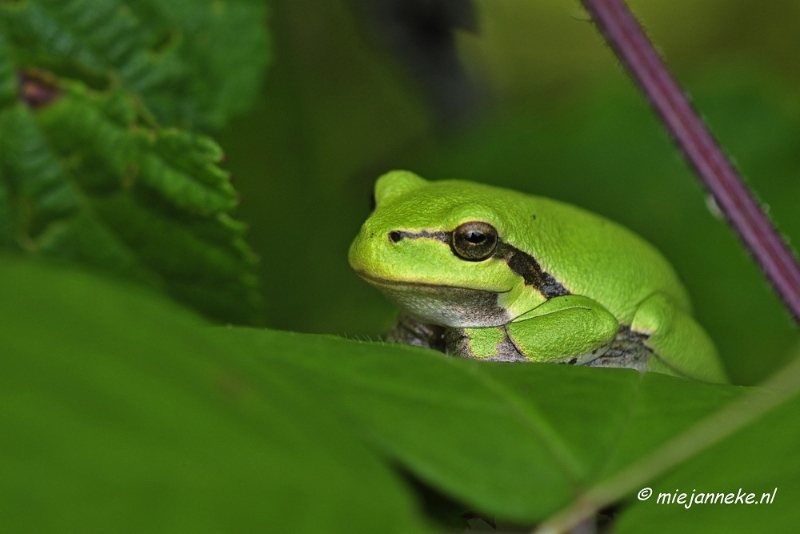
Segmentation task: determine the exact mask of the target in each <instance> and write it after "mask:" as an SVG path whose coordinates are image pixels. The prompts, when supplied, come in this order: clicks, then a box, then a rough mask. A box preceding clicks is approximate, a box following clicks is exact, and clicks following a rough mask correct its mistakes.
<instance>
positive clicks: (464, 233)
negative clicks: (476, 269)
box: [450, 221, 497, 261]
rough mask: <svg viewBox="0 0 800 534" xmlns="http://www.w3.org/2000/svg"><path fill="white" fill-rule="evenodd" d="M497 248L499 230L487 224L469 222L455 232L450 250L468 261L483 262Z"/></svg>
mask: <svg viewBox="0 0 800 534" xmlns="http://www.w3.org/2000/svg"><path fill="white" fill-rule="evenodd" d="M496 247H497V230H496V229H495V227H494V226H492V225H491V224H487V223H485V222H477V221H475V222H467V223H464V224H462V225H461V226H459V227H458V228H456V229H455V230H454V231H453V239H452V240H451V242H450V248H451V249H452V250H453V253H454V254H455V255H456V256H458V257H459V258H461V259H462V260H467V261H482V260H485V259H486V258H488V257H490V256H491V255H492V253H494V249H495V248H496Z"/></svg>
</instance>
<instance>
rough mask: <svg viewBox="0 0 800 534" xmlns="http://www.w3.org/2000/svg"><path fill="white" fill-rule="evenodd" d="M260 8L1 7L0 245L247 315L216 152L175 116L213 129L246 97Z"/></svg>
mask: <svg viewBox="0 0 800 534" xmlns="http://www.w3.org/2000/svg"><path fill="white" fill-rule="evenodd" d="M262 18H263V7H261V6H258V5H256V4H252V3H249V2H247V1H245V0H239V1H233V0H232V1H229V2H212V1H207V2H196V1H195V2H174V1H173V2H157V1H148V0H140V1H136V2H125V3H123V2H121V1H118V0H69V1H63V0H31V1H27V2H21V3H17V2H14V3H2V4H0V246H3V247H4V248H11V249H14V250H17V251H20V252H24V253H28V254H35V255H39V256H44V257H49V258H54V259H59V260H64V261H70V262H77V263H80V264H83V265H90V266H93V267H98V268H100V269H103V270H106V271H110V272H112V273H115V274H117V275H121V276H123V277H128V278H131V279H134V280H138V281H143V282H145V283H148V284H150V285H151V286H153V287H156V288H159V289H161V290H162V291H165V292H166V293H168V294H170V295H172V296H174V297H175V298H177V299H179V300H181V301H183V302H185V303H187V304H190V305H192V306H194V307H195V308H197V309H198V310H200V311H202V312H204V313H206V314H207V315H209V316H211V317H214V318H217V319H219V320H224V321H235V322H239V323H253V322H258V321H259V314H260V307H261V299H260V295H259V294H258V290H257V279H256V277H255V275H254V274H253V268H254V265H255V256H254V255H253V253H252V252H251V251H250V249H249V247H248V245H247V244H246V243H245V241H244V238H243V234H244V230H245V227H244V225H242V224H241V223H239V222H237V221H235V220H234V219H232V217H231V215H230V213H231V211H232V210H233V209H234V208H235V207H236V205H237V204H238V195H237V193H236V191H235V190H234V188H233V186H232V185H231V183H230V179H229V174H228V173H227V172H226V171H224V170H222V169H221V168H220V167H219V163H220V161H221V160H222V158H223V154H222V150H221V149H220V147H219V146H218V145H217V144H216V143H215V142H214V141H212V140H211V139H209V138H207V137H205V136H203V135H200V134H197V133H195V132H194V131H187V130H182V129H176V128H175V126H181V127H191V128H194V129H198V128H210V127H216V126H220V125H221V124H223V123H224V122H225V121H226V120H227V118H228V117H229V116H230V115H231V114H232V113H236V112H241V111H242V110H243V109H246V108H247V107H248V106H249V105H250V104H251V103H252V100H253V97H254V93H255V91H256V89H257V87H258V82H259V79H260V77H261V75H262V72H263V67H264V64H265V61H266V42H265V37H264V32H263V28H262V27H261V25H260V21H261V19H262ZM233 28H236V30H235V31H234V30H233ZM221 35H224V36H226V37H225V38H222V37H220V36H221ZM226 58H227V59H226Z"/></svg>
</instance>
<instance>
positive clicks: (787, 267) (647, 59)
mask: <svg viewBox="0 0 800 534" xmlns="http://www.w3.org/2000/svg"><path fill="white" fill-rule="evenodd" d="M582 2H583V5H584V7H585V8H586V9H587V10H588V11H589V13H590V14H591V16H592V19H593V20H594V22H595V24H596V25H597V27H598V29H599V30H600V32H601V33H602V34H603V36H604V37H605V39H606V41H607V42H608V44H609V45H610V46H611V48H612V49H613V50H614V53H615V54H616V55H617V57H618V58H619V60H620V61H621V62H622V65H623V66H624V67H625V69H626V70H627V71H628V73H629V74H630V75H631V76H632V77H633V79H634V80H635V81H636V83H637V84H638V85H639V87H640V88H641V90H642V92H643V93H644V94H645V96H646V97H647V99H648V101H649V102H650V104H651V105H652V106H653V108H654V109H655V111H656V113H657V114H658V115H659V117H660V118H661V121H662V122H663V123H664V126H665V127H666V129H667V130H668V131H669V133H670V135H671V136H672V138H673V140H674V141H675V143H676V144H677V145H678V147H679V148H680V150H681V152H683V154H684V156H685V157H686V159H687V160H688V161H689V164H690V165H691V166H692V167H693V168H694V170H695V172H696V173H697V175H698V176H699V177H700V180H701V181H702V182H703V184H704V185H705V187H706V189H707V190H708V192H709V193H710V194H711V196H712V197H713V198H714V200H715V201H716V203H717V205H718V206H719V207H720V209H721V210H722V213H723V214H724V216H725V218H726V219H727V220H728V223H729V224H730V225H731V226H732V227H733V229H734V231H735V232H736V233H737V234H738V235H739V238H740V239H741V240H742V241H743V242H744V244H745V246H746V247H747V249H748V250H749V251H750V254H751V255H752V256H753V258H754V259H755V261H756V263H757V264H758V266H759V267H760V268H761V271H762V272H763V273H764V276H766V278H767V280H769V282H770V284H771V285H772V287H773V289H774V290H775V292H776V293H777V294H778V295H779V296H780V298H781V299H782V300H783V302H784V304H785V305H786V307H787V308H788V310H789V312H790V313H791V314H792V316H793V317H794V319H795V322H797V323H798V324H800V266H799V265H798V262H797V258H796V257H795V256H794V254H793V253H792V251H791V249H790V248H789V245H788V244H787V243H786V242H785V241H784V240H783V238H782V237H781V236H780V234H778V231H777V230H776V229H775V226H774V225H773V224H772V222H771V221H770V220H769V217H768V216H767V215H766V213H765V212H764V211H763V210H762V209H761V207H760V206H759V203H758V201H757V200H756V199H755V196H754V195H753V193H752V192H751V191H750V190H749V189H748V187H747V186H746V185H745V183H744V180H742V178H741V177H740V176H739V174H738V173H737V171H736V169H735V168H734V166H733V164H732V163H731V162H730V160H729V159H728V158H727V156H726V155H725V153H724V152H723V150H722V148H721V147H720V145H719V143H718V142H717V141H716V140H715V139H714V137H713V136H712V135H711V133H710V132H709V130H708V128H707V127H706V125H705V124H704V123H703V121H702V119H701V118H700V116H699V115H698V114H697V112H696V111H695V110H694V109H693V108H692V105H691V104H690V103H689V100H688V98H687V97H686V95H685V93H684V92H683V90H682V89H681V87H680V85H679V84H678V82H677V81H676V80H675V78H674V77H673V76H672V74H671V73H670V72H669V69H668V68H667V66H666V64H665V63H664V61H663V60H662V59H661V57H660V56H659V54H658V52H656V50H655V48H654V47H653V44H652V43H651V42H650V40H649V39H648V38H647V36H646V35H645V33H644V31H643V30H642V27H641V25H640V24H639V23H638V21H637V20H636V18H635V17H634V16H633V14H632V13H631V11H630V9H628V6H627V5H626V4H625V2H624V0H582Z"/></svg>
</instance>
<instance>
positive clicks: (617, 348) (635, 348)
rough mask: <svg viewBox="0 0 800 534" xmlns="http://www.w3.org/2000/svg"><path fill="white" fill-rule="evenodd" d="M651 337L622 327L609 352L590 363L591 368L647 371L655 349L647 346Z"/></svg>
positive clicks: (627, 327)
mask: <svg viewBox="0 0 800 534" xmlns="http://www.w3.org/2000/svg"><path fill="white" fill-rule="evenodd" d="M649 337H650V336H649V335H648V334H645V333H641V332H634V331H633V330H631V327H629V326H625V325H620V327H619V331H618V332H617V337H616V338H614V341H612V342H611V345H610V346H609V347H608V350H606V352H605V353H604V354H603V355H601V356H600V357H599V358H597V359H595V360H593V361H591V362H589V364H588V365H589V366H590V367H626V368H629V369H636V370H637V371H646V370H647V366H648V365H649V363H650V358H651V357H652V355H653V349H651V348H650V347H648V346H647V344H646V341H647V339H648V338H649Z"/></svg>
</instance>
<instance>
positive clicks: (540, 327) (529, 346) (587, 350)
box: [445, 295, 619, 364]
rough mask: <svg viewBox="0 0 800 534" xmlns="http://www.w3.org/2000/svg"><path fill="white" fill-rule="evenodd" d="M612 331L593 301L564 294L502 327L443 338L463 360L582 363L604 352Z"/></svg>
mask: <svg viewBox="0 0 800 534" xmlns="http://www.w3.org/2000/svg"><path fill="white" fill-rule="evenodd" d="M618 330H619V323H618V322H617V319H616V318H615V317H614V316H613V315H612V314H611V312H609V311H608V310H607V309H605V308H604V307H603V306H602V305H600V304H599V303H598V302H596V301H594V300H592V299H590V298H588V297H582V296H579V295H566V296H562V297H555V298H552V299H550V300H548V301H547V302H545V303H543V304H542V305H540V306H538V307H536V308H534V309H533V310H531V311H529V312H527V313H525V314H523V315H521V316H519V317H517V318H516V319H515V320H514V321H512V322H510V323H508V324H506V325H503V326H498V327H493V328H462V329H450V330H448V332H447V333H446V334H445V341H446V344H447V349H448V352H450V353H452V354H457V355H459V356H465V357H468V358H478V359H484V360H494V361H533V362H563V363H571V364H586V363H589V362H591V361H592V360H594V359H595V358H597V357H599V356H601V355H602V354H603V353H604V352H605V351H606V350H608V348H609V347H610V346H611V343H612V342H613V341H614V339H615V337H616V335H617V332H618Z"/></svg>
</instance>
